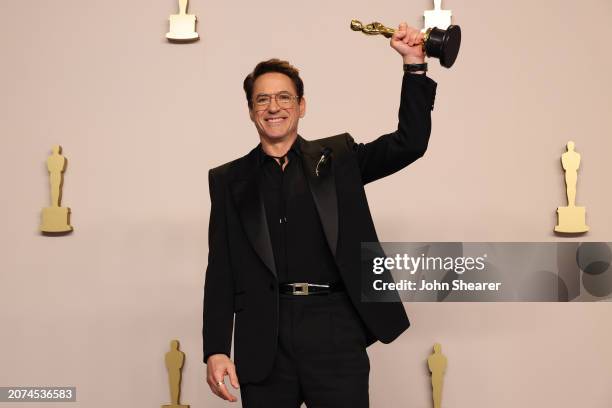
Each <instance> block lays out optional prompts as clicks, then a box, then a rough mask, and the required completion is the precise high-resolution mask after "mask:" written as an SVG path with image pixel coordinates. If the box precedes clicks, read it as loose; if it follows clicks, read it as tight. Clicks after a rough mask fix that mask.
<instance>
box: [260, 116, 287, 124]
mask: <svg viewBox="0 0 612 408" xmlns="http://www.w3.org/2000/svg"><path fill="white" fill-rule="evenodd" d="M285 119H287V118H285V117H273V118H266V119H264V120H265V121H266V123H269V124H271V125H276V124H279V123H282V122H283V121H284V120H285Z"/></svg>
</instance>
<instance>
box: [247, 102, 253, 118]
mask: <svg viewBox="0 0 612 408" xmlns="http://www.w3.org/2000/svg"><path fill="white" fill-rule="evenodd" d="M247 107H248V105H247ZM249 117H250V118H251V122H255V111H254V110H253V109H252V108H249Z"/></svg>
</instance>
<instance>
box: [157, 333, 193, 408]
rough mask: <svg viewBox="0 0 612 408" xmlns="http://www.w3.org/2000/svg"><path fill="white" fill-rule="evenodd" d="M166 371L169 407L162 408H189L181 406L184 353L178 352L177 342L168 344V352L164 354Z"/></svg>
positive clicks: (173, 341)
mask: <svg viewBox="0 0 612 408" xmlns="http://www.w3.org/2000/svg"><path fill="white" fill-rule="evenodd" d="M165 362H166V369H167V370H168V381H169V385H170V405H162V408H189V405H181V403H180V402H179V401H180V398H181V370H182V368H183V363H184V362H185V353H183V352H182V351H180V350H179V341H178V340H172V341H171V342H170V351H169V352H167V353H166V358H165Z"/></svg>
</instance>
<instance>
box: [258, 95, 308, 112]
mask: <svg viewBox="0 0 612 408" xmlns="http://www.w3.org/2000/svg"><path fill="white" fill-rule="evenodd" d="M281 94H287V95H289V96H291V99H292V101H294V100H298V99H300V98H301V97H300V96H299V95H293V94H292V93H291V92H288V91H280V92H277V93H273V94H266V93H262V94H257V96H255V98H258V97H260V96H267V97H269V98H270V101H269V102H268V103H266V104H262V105H259V104H258V103H257V101H256V100H255V99H253V101H252V102H253V110H255V111H256V112H261V111H264V110H266V109H267V108H268V107H269V106H270V104H272V99H274V101H275V102H276V104H277V105H278V106H279V107H280V108H282V109H290V108H291V106H287V107H283V106H282V105H281V104H280V103H278V99H277V97H278V96H279V95H281ZM292 103H293V102H292ZM257 108H260V109H257Z"/></svg>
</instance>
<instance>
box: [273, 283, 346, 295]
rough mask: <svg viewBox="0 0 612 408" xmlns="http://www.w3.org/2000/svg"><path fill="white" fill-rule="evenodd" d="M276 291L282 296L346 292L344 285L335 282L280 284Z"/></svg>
mask: <svg viewBox="0 0 612 408" xmlns="http://www.w3.org/2000/svg"><path fill="white" fill-rule="evenodd" d="M278 290H279V292H280V293H281V294H283V295H297V296H303V295H327V294H330V293H332V292H343V291H345V290H346V288H345V287H344V283H342V282H341V281H340V282H335V283H331V284H321V283H281V284H280V285H278Z"/></svg>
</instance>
